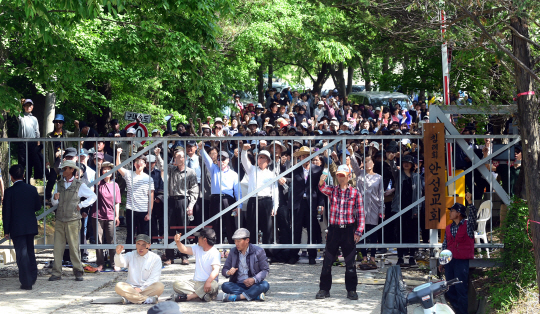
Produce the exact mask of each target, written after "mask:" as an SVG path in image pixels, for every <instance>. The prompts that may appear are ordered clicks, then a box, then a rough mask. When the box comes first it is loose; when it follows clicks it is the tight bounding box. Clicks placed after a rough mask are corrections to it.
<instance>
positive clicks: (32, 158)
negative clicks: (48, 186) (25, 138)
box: [17, 142, 43, 183]
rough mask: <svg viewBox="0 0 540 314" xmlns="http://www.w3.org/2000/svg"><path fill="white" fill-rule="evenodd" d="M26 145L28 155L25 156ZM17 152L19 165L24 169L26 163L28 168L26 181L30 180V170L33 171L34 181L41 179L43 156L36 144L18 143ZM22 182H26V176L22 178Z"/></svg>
mask: <svg viewBox="0 0 540 314" xmlns="http://www.w3.org/2000/svg"><path fill="white" fill-rule="evenodd" d="M27 145H28V155H27V154H26V146H27ZM17 152H18V158H17V160H18V162H19V165H22V166H23V167H25V168H26V161H28V168H26V172H27V173H28V180H30V178H32V169H34V179H36V180H38V179H43V155H42V154H41V148H40V147H39V146H38V145H37V142H27V143H18V147H17ZM24 180H26V175H25V176H24ZM26 183H28V182H26Z"/></svg>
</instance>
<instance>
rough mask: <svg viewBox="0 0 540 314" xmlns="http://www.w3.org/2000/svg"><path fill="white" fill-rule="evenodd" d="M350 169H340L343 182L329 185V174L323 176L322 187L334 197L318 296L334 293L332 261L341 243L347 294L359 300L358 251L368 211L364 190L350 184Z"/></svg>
mask: <svg viewBox="0 0 540 314" xmlns="http://www.w3.org/2000/svg"><path fill="white" fill-rule="evenodd" d="M349 174H350V170H349V167H347V165H341V166H339V167H338V169H337V171H336V175H337V181H338V183H339V185H336V186H327V185H326V183H325V180H326V177H327V175H326V174H323V175H322V176H321V177H320V181H319V189H320V190H321V192H322V193H323V194H325V195H327V196H328V198H329V199H330V211H329V213H328V236H327V238H326V247H325V249H324V252H325V253H324V261H323V267H322V271H321V279H320V285H319V287H320V290H319V292H318V293H317V295H316V296H315V297H316V298H317V299H325V298H329V297H330V288H331V287H332V263H333V262H334V261H335V260H336V254H337V252H338V249H339V247H340V246H341V251H342V253H343V257H344V258H345V267H346V268H345V288H346V289H347V298H348V299H350V300H358V294H357V293H356V286H357V284H358V277H357V275H356V265H355V261H354V259H355V254H356V243H358V241H360V237H361V236H362V233H363V232H364V226H365V215H364V207H363V201H362V194H360V192H359V191H358V190H357V189H356V188H353V187H352V186H351V185H349V183H348V181H349Z"/></svg>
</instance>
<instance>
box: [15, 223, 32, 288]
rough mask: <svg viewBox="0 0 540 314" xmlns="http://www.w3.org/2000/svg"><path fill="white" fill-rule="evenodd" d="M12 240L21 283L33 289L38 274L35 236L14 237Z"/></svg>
mask: <svg viewBox="0 0 540 314" xmlns="http://www.w3.org/2000/svg"><path fill="white" fill-rule="evenodd" d="M12 240H13V246H14V248H15V254H16V255H17V267H19V281H20V282H21V285H22V286H24V287H32V285H33V284H34V283H35V282H36V279H37V274H38V269H37V263H36V255H35V254H34V235H33V234H26V235H22V236H18V237H14V238H12Z"/></svg>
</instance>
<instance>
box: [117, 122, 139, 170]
mask: <svg viewBox="0 0 540 314" xmlns="http://www.w3.org/2000/svg"><path fill="white" fill-rule="evenodd" d="M136 133H137V130H135V129H134V128H129V129H127V132H126V136H127V137H135V134H136ZM139 147H142V145H141V143H139V142H137V141H117V142H116V148H117V149H118V148H121V149H122V154H121V155H120V159H121V160H126V159H128V158H129V157H131V156H133V155H134V154H135V153H137V150H138V149H139ZM128 165H129V164H128ZM128 165H126V166H124V168H126V169H128V170H131V169H132V167H129V166H128Z"/></svg>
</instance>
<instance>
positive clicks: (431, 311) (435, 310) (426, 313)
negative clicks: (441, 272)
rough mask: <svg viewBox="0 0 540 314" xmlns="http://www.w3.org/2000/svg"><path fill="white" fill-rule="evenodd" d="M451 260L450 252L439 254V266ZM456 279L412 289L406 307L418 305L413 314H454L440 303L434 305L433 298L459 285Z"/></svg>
mask: <svg viewBox="0 0 540 314" xmlns="http://www.w3.org/2000/svg"><path fill="white" fill-rule="evenodd" d="M451 260H452V252H450V251H449V250H444V251H442V252H441V253H440V254H439V264H440V265H446V264H448V263H450V261H451ZM460 283H461V281H459V279H458V278H454V279H452V280H450V281H439V282H427V283H425V284H423V285H420V286H418V287H416V288H414V289H413V291H412V292H411V293H409V294H408V295H407V305H411V304H420V306H418V307H416V308H415V309H414V311H413V314H454V311H452V309H451V308H450V307H449V306H448V305H446V304H442V303H435V299H434V298H435V297H437V296H440V295H441V294H443V293H446V292H447V291H448V289H449V288H450V286H453V285H457V284H460Z"/></svg>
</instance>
